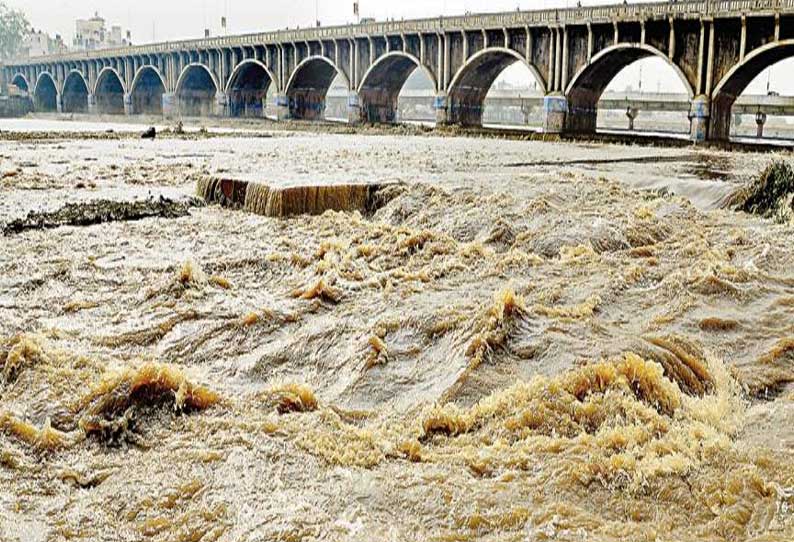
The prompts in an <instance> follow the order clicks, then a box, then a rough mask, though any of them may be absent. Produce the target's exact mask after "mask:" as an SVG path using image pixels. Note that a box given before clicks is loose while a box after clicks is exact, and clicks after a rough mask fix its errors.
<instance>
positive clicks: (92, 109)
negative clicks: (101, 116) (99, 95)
mask: <svg viewBox="0 0 794 542" xmlns="http://www.w3.org/2000/svg"><path fill="white" fill-rule="evenodd" d="M98 113H99V111H98V110H97V106H96V96H94V95H93V94H89V95H88V114H89V115H97V114H98Z"/></svg>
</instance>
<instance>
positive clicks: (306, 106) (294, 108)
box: [286, 56, 350, 120]
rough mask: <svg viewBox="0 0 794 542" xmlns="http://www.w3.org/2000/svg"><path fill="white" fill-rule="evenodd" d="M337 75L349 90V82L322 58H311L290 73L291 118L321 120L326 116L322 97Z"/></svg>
mask: <svg viewBox="0 0 794 542" xmlns="http://www.w3.org/2000/svg"><path fill="white" fill-rule="evenodd" d="M337 76H339V77H341V78H342V79H343V82H344V85H345V88H347V89H348V90H350V80H349V79H348V78H347V76H346V75H345V74H344V73H343V72H342V71H341V70H340V69H339V68H337V67H336V65H335V64H334V63H333V61H332V60H331V59H329V58H326V57H324V56H310V57H308V58H306V59H305V60H303V61H302V62H301V63H300V64H298V66H297V67H296V68H295V71H294V72H292V76H291V77H290V79H289V82H288V83H287V87H286V89H287V92H286V93H287V98H288V99H289V109H290V116H291V117H292V118H295V119H302V120H321V119H322V118H323V117H324V116H325V97H326V96H327V94H328V89H329V88H331V83H333V82H334V79H336V77H337Z"/></svg>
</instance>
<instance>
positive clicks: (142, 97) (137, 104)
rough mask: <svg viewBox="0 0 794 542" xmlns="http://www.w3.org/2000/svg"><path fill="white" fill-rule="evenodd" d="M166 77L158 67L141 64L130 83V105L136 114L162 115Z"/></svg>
mask: <svg viewBox="0 0 794 542" xmlns="http://www.w3.org/2000/svg"><path fill="white" fill-rule="evenodd" d="M163 94H165V79H164V78H163V75H162V74H161V73H160V70H158V69H157V68H156V67H154V66H151V65H148V64H147V65H146V66H141V67H140V68H138V71H137V72H136V73H135V77H134V78H133V80H132V85H130V107H131V111H132V113H133V114H135V115H162V114H163Z"/></svg>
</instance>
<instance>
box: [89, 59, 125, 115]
mask: <svg viewBox="0 0 794 542" xmlns="http://www.w3.org/2000/svg"><path fill="white" fill-rule="evenodd" d="M124 94H125V91H124V84H123V83H122V82H121V77H119V74H118V73H117V72H116V70H114V69H113V68H105V69H104V70H102V71H101V72H100V73H99V76H98V77H97V82H96V90H95V91H94V99H95V100H96V108H97V111H98V112H99V113H100V114H102V115H123V114H124Z"/></svg>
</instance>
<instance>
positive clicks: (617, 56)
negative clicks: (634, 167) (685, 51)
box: [565, 43, 695, 133]
mask: <svg viewBox="0 0 794 542" xmlns="http://www.w3.org/2000/svg"><path fill="white" fill-rule="evenodd" d="M650 57H659V58H662V59H664V60H665V62H666V63H667V65H668V66H670V67H671V68H672V69H673V71H674V72H675V73H676V75H677V76H678V77H679V79H681V82H682V83H683V84H684V87H685V88H686V91H687V94H688V95H689V99H690V100H691V99H692V98H694V97H695V91H694V89H693V88H692V84H691V83H690V82H689V80H688V79H687V77H686V75H685V74H684V72H683V71H682V70H681V68H679V67H678V66H676V65H675V64H674V63H673V62H672V61H671V60H670V58H669V57H668V56H667V55H666V54H664V53H663V52H661V51H660V50H659V49H656V48H655V47H651V46H650V45H643V44H639V43H621V44H618V45H613V46H611V47H607V48H606V49H604V50H603V51H601V52H599V53H598V54H596V55H595V56H593V58H592V59H591V60H590V63H589V64H587V65H586V66H584V67H583V68H582V69H580V70H579V71H578V72H577V73H576V74H575V75H574V76H573V77H572V78H571V81H570V83H568V87H567V88H566V89H565V96H566V98H567V99H568V114H567V116H566V120H565V131H567V132H574V133H595V131H596V125H597V122H598V102H599V100H600V99H601V95H602V94H603V93H604V90H606V88H607V86H609V83H610V82H611V81H612V80H613V79H614V78H615V77H616V76H617V75H618V74H619V73H620V72H621V71H623V69H624V68H626V67H628V66H630V65H631V64H633V63H634V62H637V61H638V60H642V59H644V58H650Z"/></svg>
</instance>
